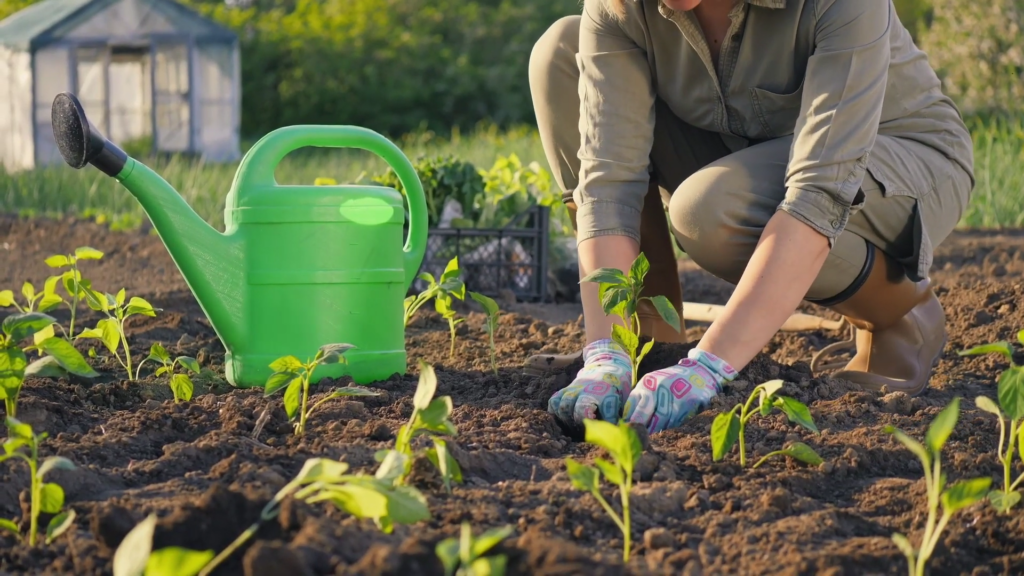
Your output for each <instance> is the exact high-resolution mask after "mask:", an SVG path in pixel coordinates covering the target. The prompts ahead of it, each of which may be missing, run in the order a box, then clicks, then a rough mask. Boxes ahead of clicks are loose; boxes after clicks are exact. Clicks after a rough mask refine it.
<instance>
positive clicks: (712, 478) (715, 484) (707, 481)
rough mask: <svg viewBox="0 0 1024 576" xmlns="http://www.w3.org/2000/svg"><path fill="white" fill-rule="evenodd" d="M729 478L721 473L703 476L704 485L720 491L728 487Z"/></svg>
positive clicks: (714, 490)
mask: <svg viewBox="0 0 1024 576" xmlns="http://www.w3.org/2000/svg"><path fill="white" fill-rule="evenodd" d="M729 483H730V480H729V478H728V477H726V476H724V475H722V474H711V475H708V476H705V477H704V487H705V488H707V489H708V490H711V491H712V492H721V491H722V490H725V489H726V488H728V487H729Z"/></svg>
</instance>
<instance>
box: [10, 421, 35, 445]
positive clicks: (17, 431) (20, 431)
mask: <svg viewBox="0 0 1024 576" xmlns="http://www.w3.org/2000/svg"><path fill="white" fill-rule="evenodd" d="M6 423H7V433H8V434H9V435H10V437H11V438H14V439H16V440H24V441H26V442H31V441H32V427H31V426H29V425H28V424H25V423H24V422H21V421H20V420H18V419H16V418H11V417H10V416H8V417H7V421H6Z"/></svg>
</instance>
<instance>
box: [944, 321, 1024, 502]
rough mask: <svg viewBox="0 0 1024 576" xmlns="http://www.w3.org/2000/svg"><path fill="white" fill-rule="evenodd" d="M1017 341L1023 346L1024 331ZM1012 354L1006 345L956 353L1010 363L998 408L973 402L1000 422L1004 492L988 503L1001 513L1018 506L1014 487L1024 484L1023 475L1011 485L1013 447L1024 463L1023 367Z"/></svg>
mask: <svg viewBox="0 0 1024 576" xmlns="http://www.w3.org/2000/svg"><path fill="white" fill-rule="evenodd" d="M1017 340H1019V341H1020V343H1021V344H1024V330H1021V331H1020V333H1019V334H1017ZM1013 352H1014V350H1013V345H1012V344H1010V343H1009V342H996V343H994V344H984V345H982V346H975V347H974V348H971V349H969V350H964V351H961V352H960V353H959V354H960V355H961V356H974V355H979V354H992V353H995V354H1002V355H1003V356H1005V357H1006V359H1007V360H1009V361H1010V367H1009V368H1007V369H1006V370H1005V371H1003V373H1002V374H1000V375H999V387H998V391H997V395H998V397H999V405H998V406H997V405H996V403H995V402H993V401H992V400H991V399H990V398H988V397H986V396H978V397H977V398H975V400H974V401H975V403H976V404H977V406H978V408H981V409H982V410H984V411H986V412H990V413H992V414H995V416H996V418H998V419H999V452H998V454H999V461H1000V462H1002V463H1003V489H1002V490H993V491H992V492H990V493H989V495H988V500H989V502H991V503H992V507H994V508H995V509H996V510H998V511H1000V512H1009V511H1010V509H1011V508H1013V507H1014V506H1016V505H1017V504H1018V503H1019V502H1020V499H1021V495H1020V492H1017V487H1018V486H1020V484H1021V483H1022V482H1024V473H1022V474H1021V475H1020V476H1018V477H1017V479H1016V480H1013V481H1011V479H1012V473H1013V460H1014V457H1015V454H1014V444H1016V445H1017V449H1018V450H1019V456H1020V459H1021V462H1022V463H1024V366H1021V365H1018V364H1017V363H1015V362H1014V361H1013ZM1000 408H1002V409H1000ZM1007 421H1009V423H1010V428H1009V430H1007V428H1006V422H1007ZM1004 447H1005V448H1004Z"/></svg>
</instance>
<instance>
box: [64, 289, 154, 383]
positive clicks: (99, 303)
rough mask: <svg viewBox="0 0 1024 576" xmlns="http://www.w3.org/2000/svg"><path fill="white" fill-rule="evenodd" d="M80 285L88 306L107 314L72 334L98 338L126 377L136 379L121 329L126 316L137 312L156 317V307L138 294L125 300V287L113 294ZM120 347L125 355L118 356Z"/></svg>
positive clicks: (130, 352)
mask: <svg viewBox="0 0 1024 576" xmlns="http://www.w3.org/2000/svg"><path fill="white" fill-rule="evenodd" d="M81 288H82V291H83V292H84V294H85V301H86V303H87V304H88V305H89V307H90V308H92V309H93V310H96V311H97V312H103V313H104V314H105V315H106V316H107V317H106V318H104V319H102V320H100V321H99V322H97V323H96V327H95V328H90V329H89V330H83V331H82V332H81V333H80V334H79V335H78V336H76V337H75V338H76V339H78V338H96V339H98V340H99V341H100V342H102V343H103V345H104V346H106V348H107V350H109V351H110V353H111V354H113V355H114V358H116V359H117V361H118V362H119V363H120V364H121V366H122V367H124V369H125V370H126V371H127V372H128V379H129V380H138V378H139V371H138V369H136V370H134V371H133V370H132V351H131V348H130V347H129V346H128V337H127V336H126V335H125V332H124V323H125V321H126V320H128V318H130V317H132V316H136V315H139V316H150V317H155V316H156V313H157V309H156V308H153V305H152V304H150V303H149V302H147V301H146V300H144V299H142V298H139V297H138V296H132V298H131V300H129V301H128V303H127V304H125V292H124V288H122V289H121V290H120V291H118V293H117V295H116V296H112V295H110V294H103V293H100V292H96V291H95V290H93V289H92V288H90V287H88V286H86V285H84V284H83V285H82V286H81ZM119 349H123V350H124V359H122V358H121V354H120V352H118V350H119Z"/></svg>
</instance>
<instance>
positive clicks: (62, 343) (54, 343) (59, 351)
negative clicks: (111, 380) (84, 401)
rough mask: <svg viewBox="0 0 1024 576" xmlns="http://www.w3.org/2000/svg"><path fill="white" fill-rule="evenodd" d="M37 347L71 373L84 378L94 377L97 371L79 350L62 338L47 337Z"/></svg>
mask: <svg viewBox="0 0 1024 576" xmlns="http://www.w3.org/2000/svg"><path fill="white" fill-rule="evenodd" d="M39 348H40V349H41V350H42V351H43V352H46V353H47V354H49V355H50V356H53V358H54V359H56V360H57V362H58V363H59V364H60V365H61V367H62V368H64V369H65V370H67V371H68V372H70V373H72V374H76V375H78V376H83V377H86V378H95V377H97V376H99V372H96V371H95V370H93V369H92V366H90V365H89V363H88V362H86V361H85V358H84V357H82V354H81V352H79V351H78V350H76V349H75V347H74V346H72V345H71V343H70V342H68V341H67V340H65V339H63V338H57V337H53V338H47V339H46V340H43V341H42V342H41V343H40V344H39Z"/></svg>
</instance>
